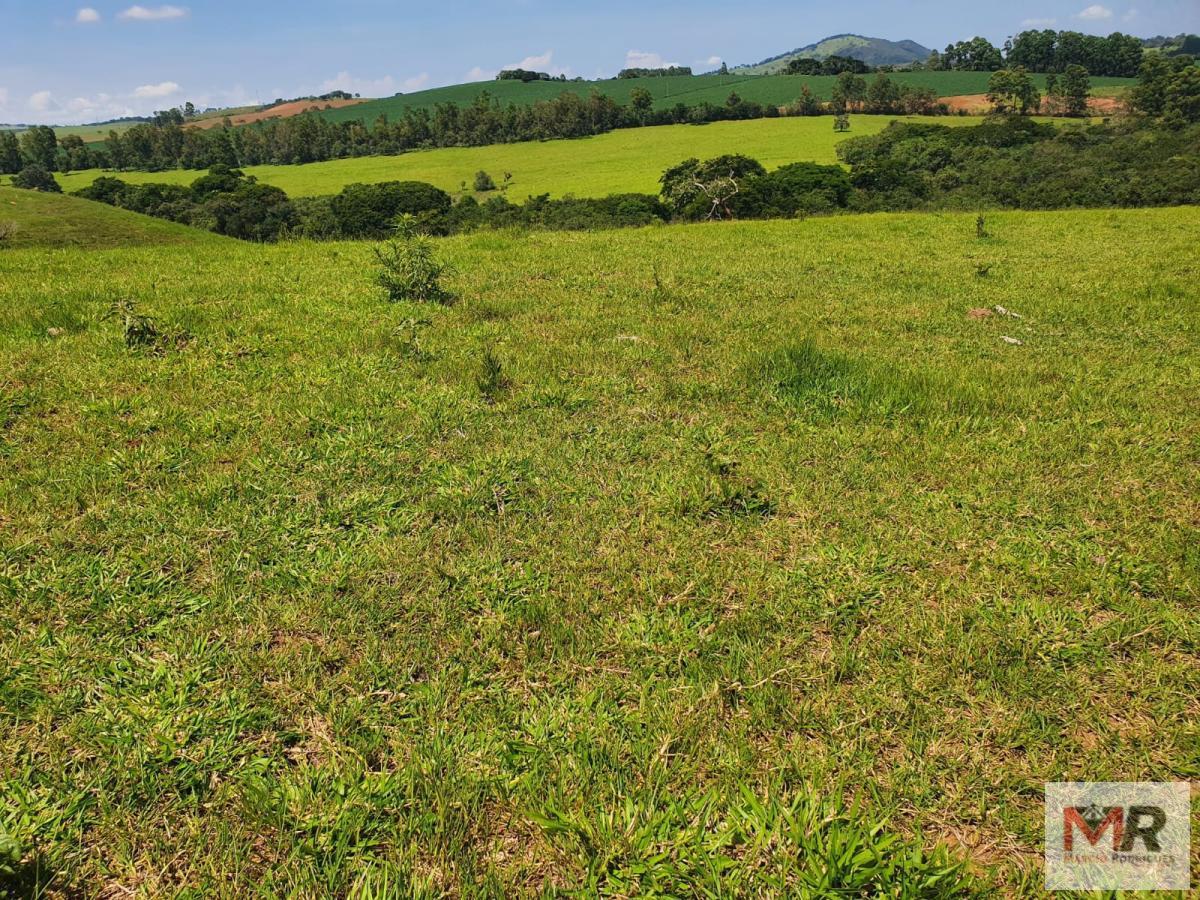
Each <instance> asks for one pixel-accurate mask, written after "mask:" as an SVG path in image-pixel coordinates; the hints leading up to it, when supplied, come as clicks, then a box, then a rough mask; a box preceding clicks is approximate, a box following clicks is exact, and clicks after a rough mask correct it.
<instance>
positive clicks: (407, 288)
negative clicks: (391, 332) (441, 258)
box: [375, 216, 453, 304]
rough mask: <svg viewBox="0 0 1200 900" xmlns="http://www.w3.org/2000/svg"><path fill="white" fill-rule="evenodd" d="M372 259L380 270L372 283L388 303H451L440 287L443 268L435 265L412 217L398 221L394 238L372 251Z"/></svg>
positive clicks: (430, 245)
mask: <svg viewBox="0 0 1200 900" xmlns="http://www.w3.org/2000/svg"><path fill="white" fill-rule="evenodd" d="M375 258H376V259H378V260H379V265H380V267H381V268H380V271H379V273H378V274H377V275H376V276H375V279H376V282H377V283H378V284H379V286H380V287H382V288H383V289H384V290H385V291H387V294H388V299H389V300H391V301H392V302H396V301H400V300H415V301H417V302H422V303H442V304H449V303H450V302H451V301H452V300H453V296H452V295H451V294H450V292H449V291H447V290H446V289H445V288H443V287H442V284H441V278H442V276H443V275H444V274H446V271H447V267H446V266H445V265H443V264H441V263H439V262H438V260H437V258H436V257H435V255H434V252H433V243H432V240H431V239H430V238H429V237H428V236H427V235H424V234H421V233H420V232H419V231H418V230H417V224H416V221H415V219H414V218H413V217H412V216H404V217H403V218H401V219H400V220H399V221H398V223H397V224H396V234H395V237H393V238H392V239H391V240H390V241H388V242H387V243H385V244H384V245H383V246H382V247H376V248H375Z"/></svg>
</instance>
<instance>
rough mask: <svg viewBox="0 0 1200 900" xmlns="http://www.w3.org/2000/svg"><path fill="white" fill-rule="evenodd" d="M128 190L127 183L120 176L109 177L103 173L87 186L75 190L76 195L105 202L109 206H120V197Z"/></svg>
mask: <svg viewBox="0 0 1200 900" xmlns="http://www.w3.org/2000/svg"><path fill="white" fill-rule="evenodd" d="M127 190H129V185H128V184H126V183H125V182H124V181H122V180H121V179H120V178H110V177H109V176H107V175H105V176H103V177H101V178H97V179H96V180H95V181H93V182H92V183H91V184H89V185H88V186H87V187H85V188H83V189H82V190H78V191H76V192H75V196H76V197H82V198H83V199H85V200H94V201H96V202H97V203H107V204H108V205H109V206H120V205H121V198H122V197H123V196H124V194H125V192H126V191H127Z"/></svg>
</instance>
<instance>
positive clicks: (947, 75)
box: [320, 72, 1135, 125]
mask: <svg viewBox="0 0 1200 900" xmlns="http://www.w3.org/2000/svg"><path fill="white" fill-rule="evenodd" d="M868 77H869V76H868ZM889 77H890V78H891V79H892V80H894V81H895V82H896V83H898V84H908V85H913V86H915V87H931V88H933V89H934V90H936V91H937V92H938V96H940V97H951V96H957V95H959V94H982V93H984V92H985V91H986V90H987V83H988V79H989V78H990V77H991V73H990V72H896V73H893V74H891V75H889ZM1035 77H1036V78H1037V79H1038V80H1039V82H1040V84H1041V86H1042V87H1044V86H1045V76H1035ZM1134 81H1135V80H1134V79H1132V78H1099V77H1097V78H1093V79H1092V84H1093V85H1094V86H1096V87H1111V86H1116V85H1131V84H1133V83H1134ZM836 83H837V78H835V77H833V76H811V75H745V74H738V73H733V74H730V75H697V76H687V75H679V76H672V77H667V78H627V79H620V80H617V79H609V80H605V81H588V82H556V81H535V82H531V83H529V84H522V83H521V82H514V81H487V82H476V83H472V84H460V85H454V86H452V87H444V88H433V89H431V90H428V91H418V92H416V93H413V94H404V95H401V96H397V97H389V98H385V99H380V100H372V101H370V102H369V103H364V104H361V105H359V106H354V107H348V108H345V109H335V110H325V111H322V112H321V113H320V115H321V116H323V117H325V118H327V119H331V120H333V121H335V122H354V121H361V122H364V123H366V124H368V125H369V124H371V123H373V122H374V121H375V120H376V119H378V118H379V116H380V115H387V116H389V117H390V118H393V119H394V118H396V117H397V116H400V115H402V114H403V113H404V110H405V109H408V108H414V109H432V108H433V107H434V106H436V105H437V104H439V103H457V104H458V105H460V106H464V105H467V104H469V103H472V102H474V100H475V98H476V97H478V96H479V94H480V93H481V92H483V91H487V92H488V94H490V95H491V96H492V97H494V98H496V100H498V101H499V102H500V103H501V104H509V103H534V102H536V101H538V100H549V99H553V98H554V97H556V96H558V95H559V94H561V93H563V92H564V91H572V92H574V93H576V94H579V95H580V96H584V97H586V96H587V95H588V94H589V93H591V92H592V91H599V92H600V93H602V94H606V95H608V96H610V97H612V98H613V99H614V100H616V101H617V102H618V103H621V104H623V105H624V104H628V102H629V95H630V93H631V92H632V91H633V90H634V88H639V87H640V88H645V89H646V90H648V91H650V93H651V94H652V95H653V96H654V104H655V106H656V108H658V109H667V108H670V107H672V106H675V105H676V104H678V103H684V104H686V105H688V106H696V105H698V104H700V103H704V102H708V103H714V104H717V105H720V104H723V103H724V102H725V100H726V99H727V98H728V97H729V94H730V93H731V92H733V91H736V92H737V94H738V95H739V96H740V97H742V99H744V100H754V101H756V102H759V103H769V104H774V105H776V106H782V105H784V104H786V103H791V102H792V101H793V100H795V99H796V98H797V97H798V96H800V90H801V88H802V87H803V86H804V85H805V84H807V85H808V87H809V89H810V90H811V91H812V92H813V94H815V95H816V96H817V97H818V98H820V99H822V100H828V99H829V98H830V96H831V93H832V91H833V86H834V85H835V84H836Z"/></svg>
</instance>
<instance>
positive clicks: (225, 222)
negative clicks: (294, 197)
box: [192, 183, 298, 242]
mask: <svg viewBox="0 0 1200 900" xmlns="http://www.w3.org/2000/svg"><path fill="white" fill-rule="evenodd" d="M192 221H193V224H198V225H199V224H203V225H204V227H207V228H208V229H209V230H210V231H215V232H216V233H217V234H224V235H228V236H229V237H235V238H241V239H242V240H244V241H260V242H263V241H277V240H279V236H280V235H281V234H283V233H285V232H287V231H290V230H291V229H292V228H293V227H295V225H296V223H297V221H298V219H297V217H296V210H295V207H293V206H292V203H291V201H290V200H288V196H287V194H285V193H284V192H283V191H281V190H280V189H279V188H277V187H271V186H270V185H266V184H252V183H243V184H242V186H241V187H239V188H238V189H237V190H236V191H233V192H231V193H218V194H213V195H212V196H211V197H210V198H209V199H208V200H206V201H205V202H204V204H203V205H202V206H201V207H200V208H199V209H198V210H197V211H196V212H195V214H194V215H193V217H192Z"/></svg>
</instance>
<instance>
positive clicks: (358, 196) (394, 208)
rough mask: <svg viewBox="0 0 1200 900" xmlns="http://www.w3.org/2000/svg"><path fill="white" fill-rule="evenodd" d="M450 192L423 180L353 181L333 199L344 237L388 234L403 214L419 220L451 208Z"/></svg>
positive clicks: (372, 236)
mask: <svg viewBox="0 0 1200 900" xmlns="http://www.w3.org/2000/svg"><path fill="white" fill-rule="evenodd" d="M450 206H451V200H450V195H449V194H447V193H446V192H445V191H443V190H440V189H439V188H436V187H434V186H433V185H432V184H425V183H424V182H421V181H387V182H384V183H382V184H351V185H348V186H347V187H345V188H343V189H342V192H341V193H340V194H338V195H337V196H336V197H334V198H333V200H332V201H331V203H330V208H331V210H332V212H333V215H334V218H335V219H337V223H338V228H339V230H340V231H341V234H342V236H343V237H347V238H384V237H387V235H388V233H389V232H390V231H391V230H392V228H393V223H394V222H395V221H396V219H397V218H399V217H400V216H414V217H416V218H417V220H418V223H420V222H422V221H425V220H428V219H432V218H435V217H436V216H437V215H438V214H440V213H444V212H446V211H447V210H449V209H450Z"/></svg>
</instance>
